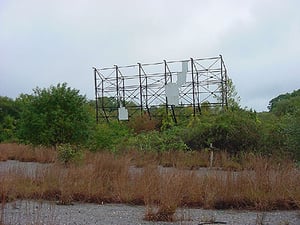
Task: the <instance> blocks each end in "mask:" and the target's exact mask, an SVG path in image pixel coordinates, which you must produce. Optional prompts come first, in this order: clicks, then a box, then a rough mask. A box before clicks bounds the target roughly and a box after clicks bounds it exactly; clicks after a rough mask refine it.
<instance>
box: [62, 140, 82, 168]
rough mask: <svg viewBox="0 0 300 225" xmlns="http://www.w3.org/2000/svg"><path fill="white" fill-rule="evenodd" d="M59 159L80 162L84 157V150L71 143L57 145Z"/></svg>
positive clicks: (67, 161) (66, 161) (65, 161)
mask: <svg viewBox="0 0 300 225" xmlns="http://www.w3.org/2000/svg"><path fill="white" fill-rule="evenodd" d="M57 152H58V156H57V157H58V160H59V161H61V162H63V163H65V164H67V163H70V162H76V163H78V162H80V161H81V160H82V159H83V151H82V150H81V149H80V148H79V147H75V146H72V145H70V144H62V145H59V146H58V147H57Z"/></svg>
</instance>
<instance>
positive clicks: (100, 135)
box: [88, 121, 131, 151]
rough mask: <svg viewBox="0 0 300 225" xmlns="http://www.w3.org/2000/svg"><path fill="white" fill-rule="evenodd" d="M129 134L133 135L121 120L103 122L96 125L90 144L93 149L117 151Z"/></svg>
mask: <svg viewBox="0 0 300 225" xmlns="http://www.w3.org/2000/svg"><path fill="white" fill-rule="evenodd" d="M129 136H131V130H130V129H129V128H128V127H127V126H126V125H125V124H123V123H121V122H118V121H112V122H110V123H102V124H98V125H97V126H96V129H95V131H94V132H93V134H92V135H91V136H90V139H89V143H88V146H89V148H90V149H91V150H92V151H98V150H104V149H105V150H110V151H115V150H116V148H117V146H118V145H119V144H120V143H123V142H124V141H125V140H126V139H127V138H128V137H129Z"/></svg>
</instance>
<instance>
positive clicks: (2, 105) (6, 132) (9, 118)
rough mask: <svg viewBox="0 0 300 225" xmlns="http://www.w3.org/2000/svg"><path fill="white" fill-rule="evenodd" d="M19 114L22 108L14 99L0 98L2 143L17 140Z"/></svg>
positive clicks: (0, 135) (0, 136) (0, 139)
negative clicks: (16, 131)
mask: <svg viewBox="0 0 300 225" xmlns="http://www.w3.org/2000/svg"><path fill="white" fill-rule="evenodd" d="M19 113H20V107H19V105H18V104H17V103H16V102H15V101H14V100H13V99H10V98H8V97H2V96H0V142H2V141H12V140H14V139H15V138H16V137H15V130H16V121H17V119H18V118H19Z"/></svg>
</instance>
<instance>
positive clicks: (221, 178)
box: [0, 145, 300, 221]
mask: <svg viewBox="0 0 300 225" xmlns="http://www.w3.org/2000/svg"><path fill="white" fill-rule="evenodd" d="M5 147H8V149H10V150H11V151H12V152H15V153H16V154H17V153H18V154H19V153H20V152H21V153H22V152H24V151H27V150H28V149H27V148H28V147H24V146H17V145H5V146H1V147H0V149H1V150H0V152H1V156H3V155H4V156H5V157H7V155H9V156H10V154H12V153H11V152H10V153H5V154H3V152H7V151H8V150H4V151H3V149H5ZM12 148H20V149H19V150H12ZM26 149H27V150H26ZM35 151H37V149H36V150H35ZM35 151H32V150H29V152H31V153H32V154H33V155H34V156H35V157H36V155H38V154H37V153H35ZM26 154H27V153H26ZM21 155H22V154H21ZM207 156H208V155H207V154H206V153H183V152H181V153H180V152H174V156H173V155H172V154H171V153H164V154H154V153H151V154H150V153H149V155H144V156H142V155H140V153H133V152H130V153H126V154H119V155H114V154H112V153H107V152H106V153H105V152H102V153H86V154H85V159H84V163H82V164H80V165H73V164H70V165H69V166H67V167H66V166H65V165H62V164H59V163H52V164H51V166H49V167H45V168H44V169H40V170H37V171H36V173H35V174H34V176H28V174H26V172H24V171H25V170H22V168H15V169H11V170H9V171H6V172H1V171H0V173H1V176H0V183H1V187H0V196H2V200H1V201H2V202H3V201H4V200H5V201H11V200H14V199H16V198H19V199H47V200H55V201H57V202H58V203H59V204H70V203H72V202H73V201H81V202H94V203H107V202H114V203H129V204H144V205H146V213H145V219H147V220H165V221H171V220H176V218H174V213H175V211H176V209H177V208H178V207H193V206H197V207H204V208H211V209H227V208H236V209H255V210H273V209H299V208H300V189H299V187H300V172H299V169H296V168H295V167H294V165H293V164H292V163H291V162H286V163H284V164H282V163H281V164H277V163H274V162H273V161H272V159H267V158H264V157H261V156H254V155H251V156H247V157H248V161H247V163H246V159H244V160H245V162H244V164H241V165H240V166H241V167H240V168H247V169H244V170H239V171H235V170H231V169H230V170H226V171H224V170H216V169H207V170H204V171H206V172H207V173H203V170H202V172H200V171H199V170H196V169H195V168H197V166H194V167H193V166H192V165H195V164H196V163H198V162H200V163H202V162H205V160H207V161H208V158H207ZM26 157H27V158H28V159H29V158H30V157H29V155H28V156H26ZM142 157H144V160H145V162H147V163H148V165H145V164H147V163H144V164H143V167H142V168H137V167H135V166H134V165H135V164H137V162H138V161H139V160H141V158H142ZM177 157H179V158H177ZM217 157H219V158H218V159H216V164H221V163H226V162H225V160H226V159H227V158H228V156H226V157H225V155H223V156H222V155H219V156H217ZM222 157H223V158H222ZM7 158H9V157H7ZM50 158H51V157H50ZM245 158H246V157H245ZM16 159H18V158H17V157H16ZM146 159H147V160H146ZM176 159H177V161H176ZM218 160H219V161H218ZM35 161H36V160H35ZM45 161H47V160H45ZM162 161H164V162H165V161H168V162H171V163H170V165H168V166H171V165H172V166H174V167H177V168H163V167H160V166H158V165H159V164H162ZM187 162H188V163H187ZM234 162H235V161H234ZM187 165H189V166H187ZM196 165H198V166H200V164H196ZM179 168H194V170H187V169H179Z"/></svg>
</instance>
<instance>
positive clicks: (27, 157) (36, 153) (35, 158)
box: [0, 143, 57, 163]
mask: <svg viewBox="0 0 300 225" xmlns="http://www.w3.org/2000/svg"><path fill="white" fill-rule="evenodd" d="M56 158H57V153H56V151H55V150H54V149H53V148H46V147H43V146H39V147H33V146H30V145H20V144H17V143H1V144H0V161H6V160H18V161H22V162H40V163H52V162H54V161H55V159H56Z"/></svg>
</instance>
